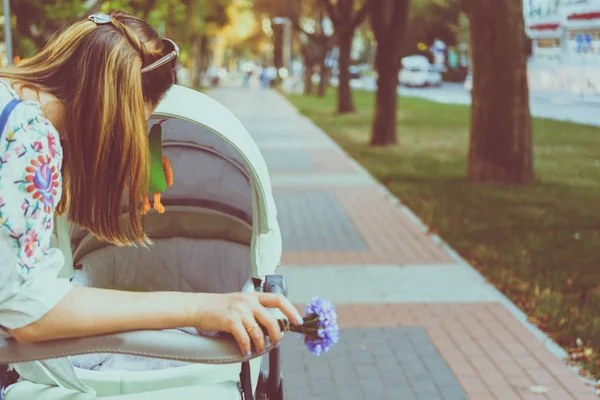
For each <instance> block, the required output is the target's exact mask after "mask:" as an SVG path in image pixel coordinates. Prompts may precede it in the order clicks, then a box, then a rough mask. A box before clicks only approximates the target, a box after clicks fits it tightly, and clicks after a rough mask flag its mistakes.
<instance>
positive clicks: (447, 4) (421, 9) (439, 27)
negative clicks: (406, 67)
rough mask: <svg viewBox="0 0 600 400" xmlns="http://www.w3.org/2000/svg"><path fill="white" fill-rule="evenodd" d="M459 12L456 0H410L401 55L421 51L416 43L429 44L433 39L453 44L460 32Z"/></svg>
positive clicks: (455, 42)
mask: <svg viewBox="0 0 600 400" xmlns="http://www.w3.org/2000/svg"><path fill="white" fill-rule="evenodd" d="M460 13H461V10H460V2H458V1H456V0H412V3H411V6H410V11H409V14H408V27H407V29H406V33H405V35H404V44H403V46H402V56H403V57H404V56H407V55H412V54H415V53H419V52H422V50H420V49H419V46H418V44H419V43H425V44H426V45H431V43H433V41H434V40H435V39H440V40H442V41H443V42H444V43H446V44H447V45H449V46H455V45H456V44H457V35H458V34H459V32H460V27H459V17H460ZM427 55H428V56H429V55H430V54H429V52H427Z"/></svg>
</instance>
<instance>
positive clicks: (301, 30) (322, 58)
mask: <svg viewBox="0 0 600 400" xmlns="http://www.w3.org/2000/svg"><path fill="white" fill-rule="evenodd" d="M311 3H312V2H309V3H308V4H304V3H302V4H301V6H302V11H303V14H304V15H303V16H302V17H301V16H299V14H300V13H298V12H297V11H296V8H297V7H295V6H294V3H293V1H292V0H288V2H287V4H288V17H289V19H290V21H291V22H292V26H293V27H294V29H295V30H296V31H297V33H298V35H299V36H300V43H301V45H302V46H303V48H302V54H303V59H304V64H305V65H304V74H305V75H304V83H305V84H304V87H305V93H307V92H306V89H307V87H312V69H313V66H314V65H318V66H319V73H320V79H319V88H318V91H317V96H319V97H323V96H325V92H326V90H327V82H328V81H329V68H328V67H327V63H326V59H327V54H328V53H329V51H330V50H331V48H332V44H333V37H332V36H331V35H330V34H328V32H327V29H325V19H326V10H325V8H324V6H323V4H321V3H320V2H318V3H317V4H311ZM301 18H302V19H304V20H306V21H308V22H310V25H311V26H312V28H311V29H310V31H309V29H307V28H305V26H303V24H302V23H301V22H300V20H301ZM309 81H310V82H309ZM308 85H310V86H308ZM309 93H310V92H308V93H307V94H309Z"/></svg>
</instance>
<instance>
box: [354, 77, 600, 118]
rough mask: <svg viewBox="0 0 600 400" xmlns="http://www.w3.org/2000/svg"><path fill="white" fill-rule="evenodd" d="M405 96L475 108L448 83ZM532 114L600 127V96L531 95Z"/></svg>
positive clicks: (365, 85)
mask: <svg viewBox="0 0 600 400" xmlns="http://www.w3.org/2000/svg"><path fill="white" fill-rule="evenodd" d="M352 86H354V87H355V88H362V89H366V90H375V85H374V82H365V81H361V82H359V81H353V84H352ZM398 93H399V94H400V95H401V96H407V97H420V98H424V99H428V100H431V101H436V102H439V103H447V104H465V105H469V104H471V95H470V93H469V92H468V91H466V90H464V88H463V86H462V84H456V83H444V84H443V85H442V86H441V87H439V88H424V89H418V88H405V87H401V88H398ZM530 97H531V100H530V104H531V113H532V115H533V116H535V117H541V118H548V119H553V120H559V121H570V122H576V123H580V124H585V125H593V126H600V96H598V95H596V96H594V95H583V96H580V95H575V94H573V93H570V92H562V93H561V92H540V91H537V92H535V91H532V92H531V93H530Z"/></svg>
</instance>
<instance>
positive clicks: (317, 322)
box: [282, 297, 340, 356]
mask: <svg viewBox="0 0 600 400" xmlns="http://www.w3.org/2000/svg"><path fill="white" fill-rule="evenodd" d="M304 311H305V313H306V316H305V317H304V324H302V325H301V326H291V325H290V324H289V323H287V324H282V328H283V329H284V330H289V331H292V332H297V333H300V334H301V335H302V336H304V344H305V345H306V347H307V348H308V350H310V352H311V353H312V354H314V355H317V356H318V355H320V354H321V353H323V352H327V351H329V349H330V348H331V347H332V346H333V345H335V344H336V343H337V342H338V340H339V338H340V328H339V326H338V323H337V313H336V312H335V306H334V305H333V304H332V303H331V302H330V301H328V300H323V299H320V298H318V297H314V298H313V299H312V301H311V302H310V304H309V305H308V306H306V308H305V310H304Z"/></svg>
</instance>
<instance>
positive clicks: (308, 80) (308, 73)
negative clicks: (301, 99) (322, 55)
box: [304, 60, 314, 96]
mask: <svg viewBox="0 0 600 400" xmlns="http://www.w3.org/2000/svg"><path fill="white" fill-rule="evenodd" d="M313 66H314V64H313V62H312V61H311V60H305V61H304V94H305V95H306V96H310V95H311V94H312V92H313V83H312V74H313Z"/></svg>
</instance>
